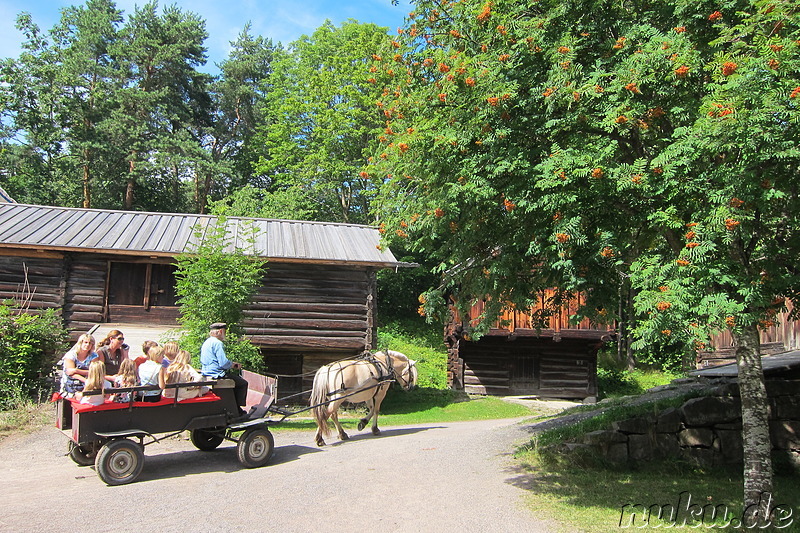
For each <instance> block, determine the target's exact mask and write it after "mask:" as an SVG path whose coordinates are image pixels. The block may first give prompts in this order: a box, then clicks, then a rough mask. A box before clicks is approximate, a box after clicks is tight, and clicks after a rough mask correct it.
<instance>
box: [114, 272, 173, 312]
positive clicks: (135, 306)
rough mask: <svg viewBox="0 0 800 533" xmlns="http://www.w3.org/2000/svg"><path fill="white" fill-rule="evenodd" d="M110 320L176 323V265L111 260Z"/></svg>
mask: <svg viewBox="0 0 800 533" xmlns="http://www.w3.org/2000/svg"><path fill="white" fill-rule="evenodd" d="M106 294H107V300H108V305H107V313H106V314H107V318H106V320H107V321H108V322H131V323H151V324H152V323H155V324H173V323H175V322H176V321H177V319H178V307H177V296H176V294H175V267H174V266H173V265H164V264H154V263H122V262H118V261H109V265H108V288H107V291H106Z"/></svg>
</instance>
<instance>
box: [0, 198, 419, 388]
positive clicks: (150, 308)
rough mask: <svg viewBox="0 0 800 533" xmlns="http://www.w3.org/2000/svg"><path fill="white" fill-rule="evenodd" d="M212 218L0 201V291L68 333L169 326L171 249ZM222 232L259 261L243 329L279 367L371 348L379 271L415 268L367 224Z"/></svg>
mask: <svg viewBox="0 0 800 533" xmlns="http://www.w3.org/2000/svg"><path fill="white" fill-rule="evenodd" d="M215 221H216V218H215V217H213V216H208V215H191V214H166V213H143V212H130V211H108V210H98V209H80V208H65V207H48V206H37V205H26V204H18V203H3V202H0V300H4V299H13V300H19V298H20V295H24V300H25V302H24V305H25V307H26V308H28V309H29V310H31V311H34V312H35V311H36V310H37V309H45V308H56V309H57V310H59V312H60V313H61V315H62V317H63V320H64V324H65V325H66V327H67V328H68V329H69V331H70V332H71V334H72V336H73V337H77V336H78V335H79V334H80V333H82V332H85V331H86V330H87V329H89V328H90V327H91V326H93V325H94V324H102V323H125V324H137V325H146V324H158V325H175V326H177V319H178V314H179V312H178V306H177V295H176V292H175V258H176V256H178V255H179V254H181V253H183V252H185V251H190V250H191V249H192V245H193V244H194V243H195V241H196V239H198V238H201V237H200V236H201V235H202V234H203V231H204V230H205V229H206V228H208V227H209V226H210V225H211V224H214V223H215ZM252 228H255V230H256V233H255V235H256V236H255V239H254V240H252V241H251V240H250V239H248V238H246V235H248V234H250V232H251V229H252ZM226 231H227V233H228V235H230V236H231V244H230V246H234V245H235V246H237V247H239V248H241V249H244V250H245V251H246V253H250V254H253V255H255V256H258V257H260V258H262V259H264V260H265V261H266V262H267V264H266V266H267V272H266V275H265V277H264V280H263V283H262V285H261V286H260V287H259V288H258V290H257V291H256V293H255V295H254V296H253V298H252V300H251V302H250V304H249V305H248V306H247V307H246V309H245V312H244V314H245V320H244V323H243V326H244V330H245V335H246V336H247V337H249V338H250V339H251V341H252V342H253V343H254V344H255V345H257V346H258V347H260V349H261V350H262V353H263V355H264V358H265V361H266V362H267V367H268V370H270V371H272V372H275V373H278V374H292V375H295V374H302V373H303V372H308V371H310V370H315V369H316V368H318V367H319V366H320V365H321V364H324V363H326V362H329V361H332V360H335V359H339V358H342V357H347V356H351V355H355V354H359V353H361V352H362V351H364V350H373V349H375V348H376V324H377V323H376V311H377V301H376V292H377V283H376V274H377V271H378V270H380V269H385V268H399V267H409V266H415V265H413V264H410V263H403V262H399V261H397V260H396V259H395V257H394V255H393V254H392V252H391V251H390V250H389V249H388V248H386V247H383V246H381V244H380V235H379V233H378V230H377V229H376V228H373V227H369V226H361V225H353V224H335V223H321V222H307V221H292V220H272V219H247V218H236V217H229V218H228V219H227V226H226ZM198 232H199V233H198ZM281 385H282V390H283V391H284V392H287V391H290V390H295V389H299V388H300V387H301V386H302V383H301V381H300V380H299V378H293V379H289V380H283V381H282V383H281Z"/></svg>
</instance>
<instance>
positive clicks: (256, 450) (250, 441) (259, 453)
mask: <svg viewBox="0 0 800 533" xmlns="http://www.w3.org/2000/svg"><path fill="white" fill-rule="evenodd" d="M274 449H275V441H274V440H273V439H272V433H270V432H269V430H267V429H263V428H255V429H248V430H247V431H245V432H244V433H243V434H242V436H241V438H240V439H239V444H238V445H237V446H236V454H237V455H238V457H239V462H240V463H242V465H243V466H245V467H247V468H257V467H259V466H264V465H265V464H267V461H269V459H270V457H272V451H273V450H274Z"/></svg>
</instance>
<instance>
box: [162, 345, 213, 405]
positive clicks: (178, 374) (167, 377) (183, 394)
mask: <svg viewBox="0 0 800 533" xmlns="http://www.w3.org/2000/svg"><path fill="white" fill-rule="evenodd" d="M191 359H192V356H191V354H190V353H189V352H187V351H186V350H179V351H178V353H177V354H176V355H175V357H174V358H173V360H172V363H170V365H169V366H168V367H167V368H165V369H162V370H161V375H160V376H159V378H158V384H159V386H160V387H161V388H162V389H164V397H165V398H174V397H175V394H176V392H175V391H176V390H177V395H178V400H179V401H180V400H185V399H187V398H196V397H197V396H202V395H203V394H205V393H206V392H208V390H209V389H208V387H200V386H197V387H178V388H177V389H176V388H175V387H169V388H167V385H169V384H171V383H191V382H193V381H203V376H201V375H200V373H199V372H198V371H197V370H195V369H194V368H192V365H191V363H190V362H191Z"/></svg>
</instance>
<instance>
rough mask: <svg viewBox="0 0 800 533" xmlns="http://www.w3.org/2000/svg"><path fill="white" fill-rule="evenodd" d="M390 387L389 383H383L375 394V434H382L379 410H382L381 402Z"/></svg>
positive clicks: (373, 429)
mask: <svg viewBox="0 0 800 533" xmlns="http://www.w3.org/2000/svg"><path fill="white" fill-rule="evenodd" d="M388 388H389V384H388V383H387V384H386V385H381V386H380V387H378V393H377V394H376V395H375V409H374V410H373V415H372V434H373V435H380V434H381V430H380V429H378V412H379V411H380V410H381V403H382V402H383V399H384V398H385V397H386V391H387V390H388Z"/></svg>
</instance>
